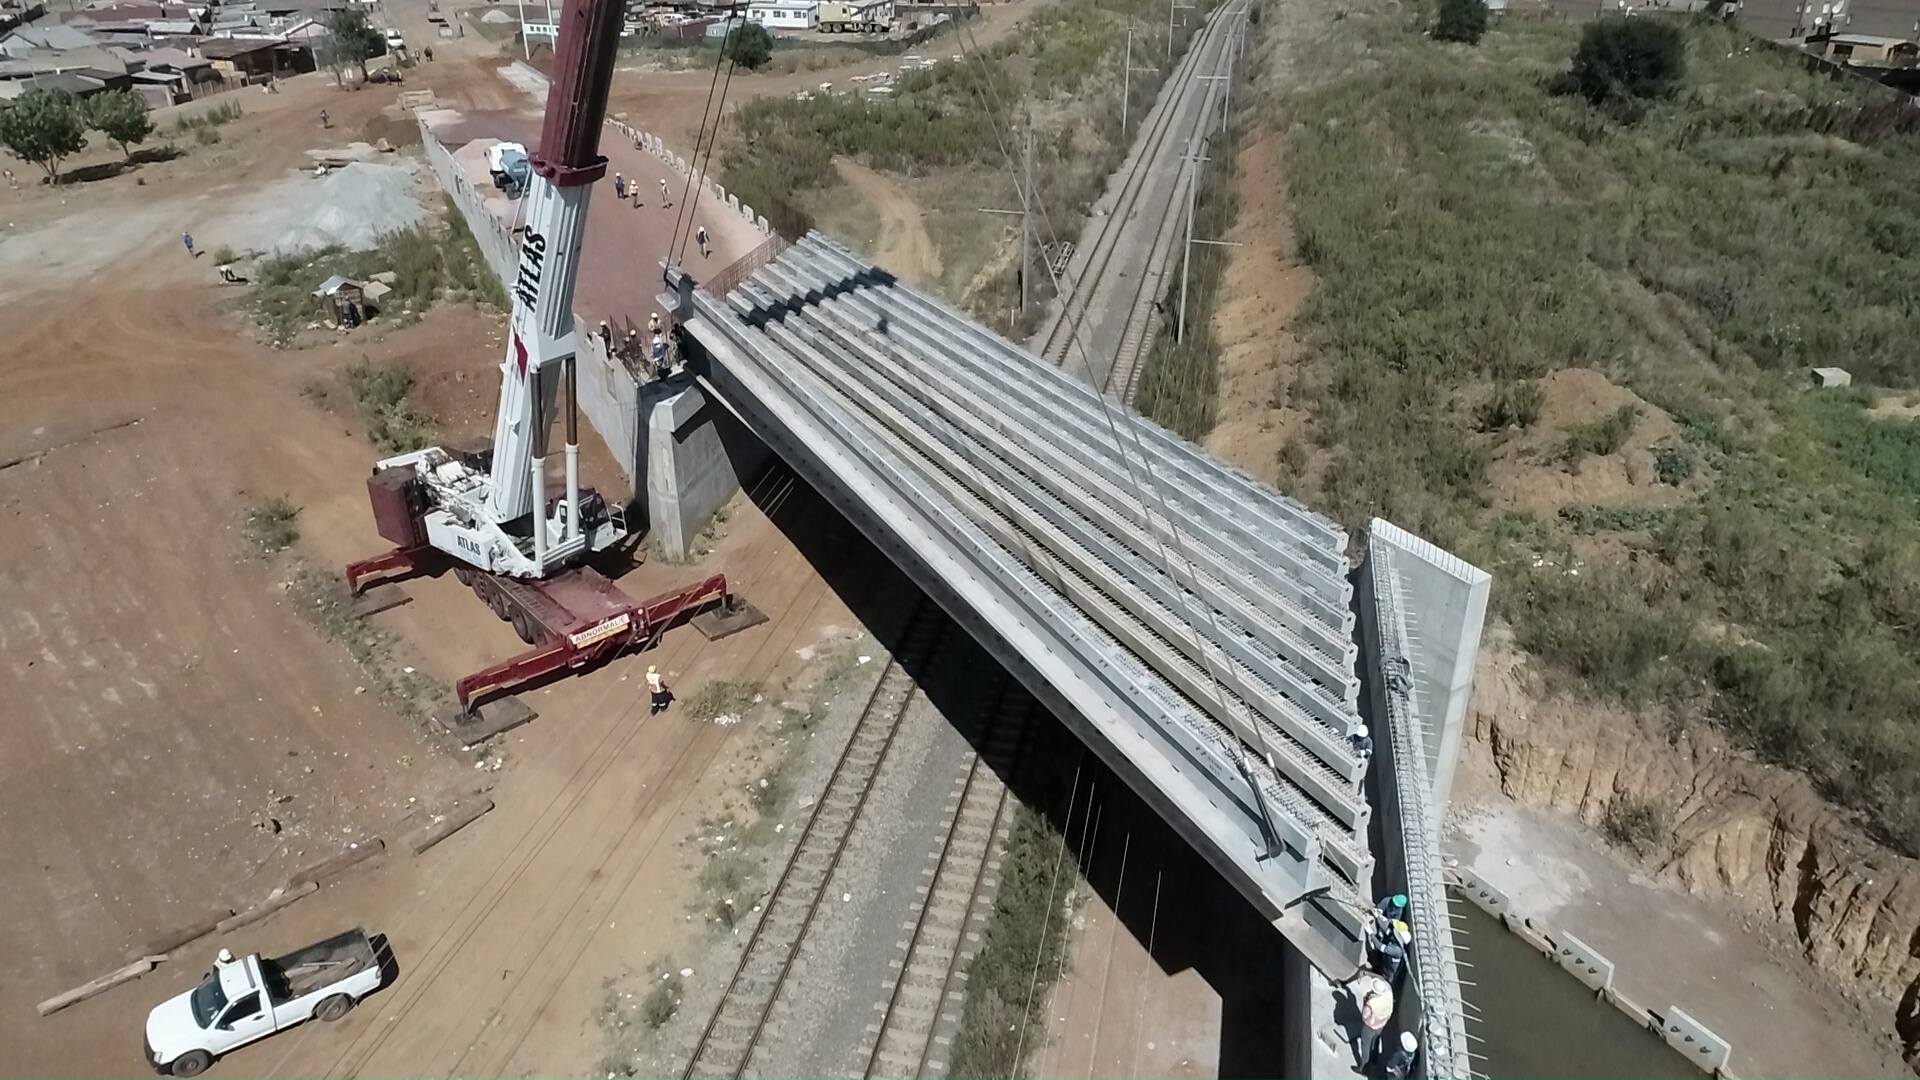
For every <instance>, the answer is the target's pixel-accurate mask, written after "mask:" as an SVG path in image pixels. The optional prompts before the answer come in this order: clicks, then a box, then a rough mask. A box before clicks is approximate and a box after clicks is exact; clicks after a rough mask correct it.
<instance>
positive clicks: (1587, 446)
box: [1560, 405, 1640, 467]
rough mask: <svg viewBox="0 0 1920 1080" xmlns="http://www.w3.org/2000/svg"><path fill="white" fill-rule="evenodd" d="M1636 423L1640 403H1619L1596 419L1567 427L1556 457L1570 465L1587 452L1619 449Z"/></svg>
mask: <svg viewBox="0 0 1920 1080" xmlns="http://www.w3.org/2000/svg"><path fill="white" fill-rule="evenodd" d="M1639 424H1640V406H1638V405H1622V406H1620V407H1619V408H1617V409H1615V410H1613V411H1612V412H1610V413H1608V414H1607V415H1605V416H1603V417H1601V418H1600V419H1598V420H1591V421H1588V422H1587V423H1584V424H1577V425H1575V426H1573V427H1571V428H1568V429H1567V439H1566V442H1564V443H1562V444H1561V447H1560V460H1562V461H1564V462H1566V463H1567V465H1568V466H1569V467H1571V466H1574V465H1578V464H1580V462H1581V460H1583V459H1584V458H1586V457H1587V455H1589V454H1598V455H1601V456H1603V457H1604V456H1606V455H1607V454H1616V453H1619V452H1620V448H1621V447H1623V446H1625V445H1626V444H1627V439H1628V437H1630V436H1631V435H1632V434H1633V429H1634V428H1635V427H1637V426H1639Z"/></svg>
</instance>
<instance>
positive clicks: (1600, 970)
mask: <svg viewBox="0 0 1920 1080" xmlns="http://www.w3.org/2000/svg"><path fill="white" fill-rule="evenodd" d="M1553 959H1554V962H1555V963H1557V964H1559V965H1560V966H1561V967H1563V968H1566V969H1567V970H1568V971H1570V972H1572V973H1573V977H1574V978H1576V979H1579V980H1580V981H1581V982H1582V983H1584V984H1586V987H1587V989H1589V990H1592V991H1594V992H1595V993H1598V992H1600V991H1602V990H1605V989H1606V988H1607V987H1609V986H1611V985H1613V961H1611V960H1609V959H1607V958H1606V957H1604V956H1601V955H1600V953H1599V952H1598V951H1596V950H1595V949H1594V948H1593V946H1591V945H1588V944H1587V943H1586V942H1584V941H1581V940H1580V939H1579V938H1577V937H1574V936H1573V935H1572V934H1561V935H1560V936H1559V938H1558V940H1556V941H1554V943H1553Z"/></svg>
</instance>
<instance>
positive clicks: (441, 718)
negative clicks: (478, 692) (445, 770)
mask: <svg viewBox="0 0 1920 1080" xmlns="http://www.w3.org/2000/svg"><path fill="white" fill-rule="evenodd" d="M539 715H540V714H539V713H537V712H534V711H533V709H532V708H530V707H529V706H528V705H527V703H526V702H524V701H521V700H520V699H519V698H517V697H502V698H494V699H493V700H491V701H483V702H481V703H480V706H479V708H476V709H475V710H474V711H473V712H471V713H465V712H461V711H460V705H459V703H457V702H456V703H454V704H451V705H443V706H441V707H440V708H438V709H435V710H433V723H434V726H435V727H437V728H439V729H440V730H441V731H444V732H446V733H447V734H449V735H451V736H453V737H454V738H456V739H459V740H460V743H461V745H463V746H472V745H473V744H474V743H477V742H484V741H486V740H488V739H491V738H493V737H494V736H495V735H498V734H500V733H501V732H503V731H507V730H510V729H512V728H517V727H519V726H520V725H521V724H524V723H526V722H527V721H529V720H531V719H533V718H534V717H536V716H539Z"/></svg>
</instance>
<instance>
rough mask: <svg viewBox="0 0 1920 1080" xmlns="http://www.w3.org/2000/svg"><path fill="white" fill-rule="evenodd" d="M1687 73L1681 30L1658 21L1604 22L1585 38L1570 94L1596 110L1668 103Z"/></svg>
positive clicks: (1590, 27)
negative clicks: (1656, 100)
mask: <svg viewBox="0 0 1920 1080" xmlns="http://www.w3.org/2000/svg"><path fill="white" fill-rule="evenodd" d="M1686 68H1687V42H1686V38H1685V37H1684V36H1682V34H1681V32H1680V28H1679V27H1677V26H1674V25H1673V24H1671V23H1668V22H1664V21H1662V20H1660V19H1656V18H1647V17H1644V16H1642V17H1635V18H1620V17H1612V18H1603V19H1596V20H1594V21H1593V22H1590V23H1588V24H1587V26H1586V29H1584V30H1582V31H1581V32H1580V45H1579V47H1578V48H1577V49H1575V50H1574V53H1573V66H1572V67H1571V68H1570V69H1568V71H1567V73H1566V77H1565V83H1566V87H1567V89H1569V90H1571V91H1572V92H1573V93H1576V94H1579V95H1580V96H1581V97H1583V98H1586V99H1587V100H1588V101H1590V102H1592V103H1593V104H1595V105H1616V106H1624V107H1629V108H1631V107H1634V106H1637V104H1638V103H1639V102H1642V101H1647V100H1650V99H1653V98H1661V97H1665V96H1667V95H1668V94H1670V93H1672V92H1673V88H1674V85H1675V84H1676V83H1678V82H1679V81H1680V76H1681V75H1682V74H1684V73H1685V72H1686Z"/></svg>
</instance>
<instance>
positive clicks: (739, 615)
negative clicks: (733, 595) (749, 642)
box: [687, 600, 767, 641]
mask: <svg viewBox="0 0 1920 1080" xmlns="http://www.w3.org/2000/svg"><path fill="white" fill-rule="evenodd" d="M766 621H767V616H766V614H765V613H764V612H762V611H761V610H760V609H759V608H757V607H754V606H753V605H752V604H749V603H747V602H746V601H745V600H735V601H734V602H733V606H732V607H730V608H711V609H709V610H707V611H703V612H701V613H700V614H698V615H695V616H694V617H693V618H691V619H688V620H687V622H688V624H689V625H691V626H692V627H693V628H694V629H695V630H698V631H700V636H701V637H703V638H706V639H707V640H708V641H719V640H720V639H721V638H723V637H731V636H733V635H734V634H737V633H739V632H740V631H742V630H745V629H747V628H748V627H750V626H759V625H760V624H761V623H763V622H766Z"/></svg>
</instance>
